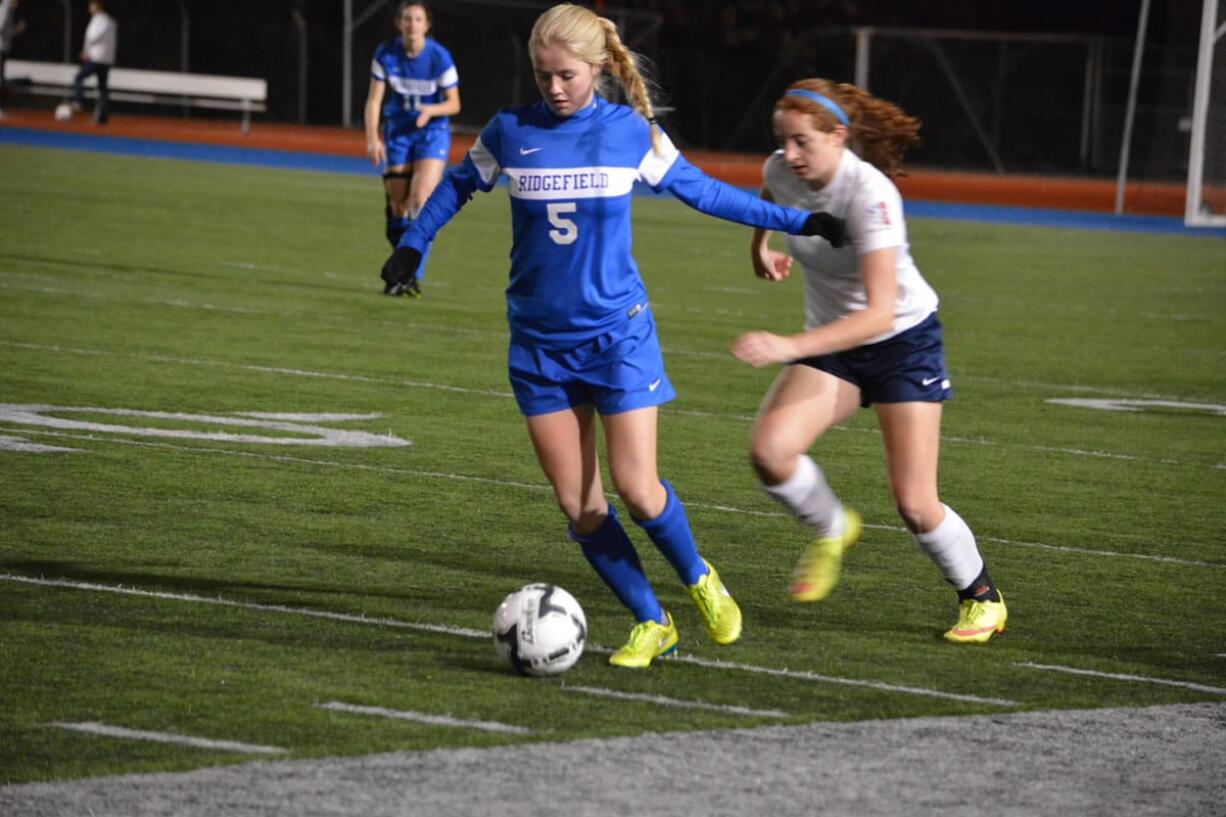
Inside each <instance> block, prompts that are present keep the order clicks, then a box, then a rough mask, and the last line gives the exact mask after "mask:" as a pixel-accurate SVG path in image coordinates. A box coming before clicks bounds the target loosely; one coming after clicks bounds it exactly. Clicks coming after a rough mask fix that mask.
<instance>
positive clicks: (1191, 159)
mask: <svg viewBox="0 0 1226 817" xmlns="http://www.w3.org/2000/svg"><path fill="white" fill-rule="evenodd" d="M1224 17H1226V5H1220V4H1219V0H1204V10H1203V13H1202V16H1201V30H1200V47H1199V49H1198V51H1197V60H1196V85H1195V91H1194V94H1193V104H1192V139H1191V143H1190V146H1189V148H1188V194H1187V204H1186V207H1185V210H1184V224H1186V225H1187V226H1189V227H1221V226H1226V36H1224V35H1226V22H1224V21H1223V18H1224Z"/></svg>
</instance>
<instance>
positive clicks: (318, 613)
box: [0, 573, 493, 643]
mask: <svg viewBox="0 0 1226 817" xmlns="http://www.w3.org/2000/svg"><path fill="white" fill-rule="evenodd" d="M0 581H9V582H20V583H22V584H34V585H39V586H42V587H63V588H67V589H69V590H89V591H93V592H98V593H117V594H119V595H123V596H140V597H141V598H148V599H163V600H166V601H185V602H188V603H191V604H211V605H214V606H216V607H234V608H237V609H241V610H258V611H260V612H263V613H286V614H289V615H294V616H308V617H310V618H322V619H328V620H330V621H345V622H348V623H351V624H375V625H378V626H380V627H399V628H401V629H405V630H418V631H420V632H423V633H439V634H442V635H455V636H460V637H462V638H491V639H492V638H493V636H491V635H490V633H489V632H487V631H485V630H470V629H468V628H465V627H449V626H447V625H444V624H422V623H419V622H415V621H401V620H399V619H393V618H370V617H369V616H362V615H355V614H352V613H334V612H331V611H328V610H311V609H310V608H306V607H285V606H283V605H280V604H260V603H258V602H251V601H232V600H230V599H223V598H221V597H220V596H219V597H217V598H209V597H208V596H194V595H191V594H188V593H166V592H163V591H160V590H142V589H140V588H138V587H124V586H123V585H121V584H120V585H109V584H94V583H92V582H74V581H69V580H67V579H37V578H34V577H33V576H18V575H16V574H14V573H0ZM491 643H492V642H491Z"/></svg>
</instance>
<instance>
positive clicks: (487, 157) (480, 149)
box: [468, 136, 502, 186]
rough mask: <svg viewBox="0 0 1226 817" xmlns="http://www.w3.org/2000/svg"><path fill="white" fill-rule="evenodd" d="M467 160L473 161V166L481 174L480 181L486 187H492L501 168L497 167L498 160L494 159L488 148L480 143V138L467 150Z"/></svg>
mask: <svg viewBox="0 0 1226 817" xmlns="http://www.w3.org/2000/svg"><path fill="white" fill-rule="evenodd" d="M468 158H470V159H472V160H473V166H474V167H476V168H477V172H478V173H480V174H481V181H482V182H483V183H485V184H486V185H487V186H493V184H494V182H495V181H496V180H497V179H498V174H499V173H500V172H501V171H502V168H501V167H499V166H498V160H497V159H496V158H494V154H492V153H490V151H489V148H487V147H486V146H485V145H484V144H482V143H481V137H480V136H478V137H477V140H476V141H475V142H473V146H472V147H471V148H469V149H468Z"/></svg>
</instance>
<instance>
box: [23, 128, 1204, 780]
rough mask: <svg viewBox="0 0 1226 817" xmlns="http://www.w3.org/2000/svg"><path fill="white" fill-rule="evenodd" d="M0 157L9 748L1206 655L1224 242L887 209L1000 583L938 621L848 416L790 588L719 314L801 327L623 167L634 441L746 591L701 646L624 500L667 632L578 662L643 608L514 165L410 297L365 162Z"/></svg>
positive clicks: (871, 422)
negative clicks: (986, 616) (532, 399)
mask: <svg viewBox="0 0 1226 817" xmlns="http://www.w3.org/2000/svg"><path fill="white" fill-rule="evenodd" d="M0 168H2V169H3V172H0V403H3V404H4V406H3V408H2V409H0V412H2V413H0V482H2V486H3V488H2V490H0V783H14V782H22V781H32V780H48V779H64V778H71V777H78V776H84V775H101V774H113V773H119V772H135V771H155V770H182V769H192V768H197V767H200V766H205V765H215V764H222V763H231V762H239V761H243V760H247V759H250V758H251V757H252V755H251V754H246V753H244V752H243V751H241V750H240V748H242V749H246V750H247V751H252V752H254V751H257V747H264V748H265V749H268V750H273V749H280V750H284V753H283V754H280V755H277V756H281V757H289V758H306V757H327V756H337V755H353V754H360V753H368V752H378V751H388V750H403V749H427V748H433V747H453V746H465V745H469V746H487V745H495V744H504V743H511V742H518V741H560V740H567V739H572V738H576V737H591V736H609V735H629V734H638V733H641V732H645V731H656V732H659V731H670V730H695V729H716V728H731V727H740V726H754V725H761V724H768V723H769V724H777V723H803V722H807V721H817V720H862V719H882V718H885V719H888V718H906V717H913V716H920V715H938V714H940V715H948V714H954V715H956V714H966V713H993V712H1005V711H1020V710H1025V709H1059V708H1070V707H1098V706H1142V705H1148V704H1155V703H1173V702H1189V701H1201V700H1221V699H1222V697H1223V695H1224V694H1226V535H1224V534H1223V529H1224V528H1226V408H1224V407H1223V406H1224V404H1226V317H1224V315H1226V242H1223V241H1221V240H1220V239H1211V238H1197V237H1185V236H1153V235H1138V234H1126V233H1106V232H1096V233H1091V232H1079V231H1074V230H1059V229H1042V228H1025V227H1006V226H998V225H990V224H972V223H958V222H950V221H926V220H915V221H912V223H911V225H910V228H911V239H912V245H913V252H914V255H915V257H916V259H917V262H918V263H919V265H920V268H921V269H922V270H923V271H924V273H925V275H926V276H927V277H928V279H929V280H930V281H931V282H932V283H933V285H934V286H935V287H936V288H937V290H938V291H939V292H940V294H941V296H942V307H941V317H942V321H943V323H944V324H945V330H946V343H947V347H948V358H949V365H950V370H951V373H952V377H953V381H954V388H955V392H956V394H957V397H956V399H955V400H954V401H953V402H952V403H950V404H949V406H948V408H947V412H946V415H945V424H944V442H943V456H942V472H941V473H942V496H943V498H944V499H945V501H946V502H948V503H949V504H950V505H952V506H953V507H955V508H957V509H958V511H959V512H960V513H961V514H962V516H963V517H964V518H966V519H967V521H968V522H969V523H970V525H971V526H972V528H973V529H974V530H975V531H976V533H977V535H978V537H979V541H980V546H981V549H982V550H983V552H984V555H985V557H986V558H987V560H988V563H989V566H990V568H991V570H992V573H993V575H994V577H995V578H996V580H997V582H998V584H999V585H1000V587H1001V588H1002V590H1003V591H1004V593H1005V596H1006V598H1007V600H1008V602H1009V609H1010V618H1009V625H1010V628H1009V630H1008V631H1007V632H1006V633H1004V634H1003V635H1000V636H998V637H996V638H995V639H993V641H992V642H991V643H990V644H989V645H987V646H986V647H983V648H957V647H953V646H950V645H947V644H945V643H944V642H943V641H942V640H941V638H940V635H941V632H942V631H943V630H944V629H945V628H947V627H948V626H949V625H950V624H952V622H953V615H954V596H953V594H952V592H951V591H950V590H949V589H948V588H947V587H945V586H943V584H942V583H941V581H940V579H939V577H938V575H937V573H936V570H935V568H934V567H933V566H932V565H931V564H930V563H929V562H928V561H927V559H926V558H925V557H923V556H922V555H921V554H920V552H919V551H918V550H917V548H916V547H915V545H914V544H913V543H912V540H911V538H910V537H909V536H908V535H906V534H905V533H904V531H903V530H902V528H901V524H900V522H899V521H898V519H897V517H896V516H895V514H894V511H893V508H892V504H891V501H890V498H889V495H888V493H887V490H886V485H885V475H884V470H883V463H882V455H881V441H880V437H879V435H878V433H877V432H876V421H875V418H874V416H873V415H872V414H871V413H869V412H861V413H860V414H859V415H858V416H857V417H855V418H854V420H853V421H852V422H850V423H849V424H848V425H847V426H846V427H844V428H842V429H840V430H838V431H836V432H832V433H831V434H830V435H828V436H827V438H826V439H824V440H822V441H821V442H820V443H819V445H818V447H817V449H816V450H815V452H814V455H815V457H816V458H817V459H818V460H819V462H821V463H822V465H823V467H824V468H825V469H826V471H827V473H828V475H829V477H830V479H831V481H832V483H833V484H834V486H835V488H836V490H837V491H839V493H840V494H841V495H842V496H843V498H844V499H845V501H847V502H848V503H849V504H851V505H853V506H855V507H857V508H858V509H860V510H861V511H862V512H863V513H864V516H865V520H866V522H867V523H868V525H869V527H868V528H867V530H866V535H865V538H864V539H863V540H862V541H861V543H860V544H859V545H857V547H856V548H855V549H854V550H853V551H852V552H851V554H849V558H848V562H847V565H846V573H845V579H844V582H843V584H842V585H841V586H840V587H839V589H838V590H837V591H836V593H835V594H834V595H833V596H832V597H831V599H830V600H829V601H828V602H826V603H824V604H822V605H816V606H798V605H794V604H792V603H791V602H790V601H789V600H788V598H787V594H786V583H787V576H788V573H789V570H790V568H791V565H792V562H793V560H794V559H795V557H796V555H797V553H798V552H799V549H800V548H801V547H802V544H803V537H802V534H801V532H800V530H799V529H798V528H797V526H796V525H795V524H794V523H793V522H792V521H791V520H790V519H789V518H787V517H785V516H783V515H782V514H780V513H779V511H778V509H777V508H776V507H775V506H774V505H773V504H772V503H771V502H770V501H769V500H768V499H767V498H765V497H764V496H763V495H762V494H761V493H760V492H759V490H758V489H757V487H756V484H755V482H754V479H753V478H752V475H751V472H750V470H749V468H748V466H747V465H746V450H745V449H746V439H747V432H748V428H749V421H750V418H751V417H752V415H753V413H754V411H755V409H756V406H757V404H758V401H759V399H760V397H761V395H762V393H763V391H764V389H765V388H766V386H767V385H768V383H769V382H770V380H771V378H772V376H773V372H771V371H756V370H752V369H749V368H747V367H745V366H744V365H742V364H740V363H738V362H736V361H735V360H734V359H732V358H731V357H730V356H729V355H728V354H727V353H726V348H727V345H728V343H729V342H730V341H731V340H732V338H733V337H735V336H736V335H737V334H738V333H740V332H742V331H745V330H748V329H752V328H771V329H776V330H780V331H788V330H793V329H795V328H797V327H798V326H799V322H800V319H801V312H802V310H801V306H802V293H801V285H800V281H799V279H796V280H793V281H790V282H788V283H786V284H783V285H779V286H774V287H772V286H768V285H766V284H763V283H760V282H758V281H756V280H755V279H754V278H753V276H752V273H751V272H750V271H749V267H748V264H747V262H746V257H747V242H748V230H746V229H744V228H740V227H737V226H734V225H729V224H725V223H721V222H717V221H715V220H712V219H709V218H706V217H703V216H700V215H698V214H696V213H694V212H692V211H690V210H688V209H687V208H685V207H684V206H683V205H681V204H679V203H677V202H674V201H671V200H655V199H641V200H638V201H637V202H636V203H635V214H636V215H635V220H636V243H635V253H636V257H637V259H638V261H639V264H640V267H641V268H642V270H643V273H644V276H645V278H646V280H647V285H648V289H649V292H650V293H651V296H652V301H653V306H654V310H655V313H656V317H657V320H658V322H659V326H660V334H661V339H662V343H663V345H664V347H665V353H666V358H667V363H668V367H669V374H670V377H671V378H672V380H673V382H674V384H675V385H676V387H677V389H678V392H679V394H680V397H679V399H677V400H676V401H675V402H673V403H671V404H670V405H669V406H668V407H667V408H666V409H665V410H664V411H663V413H662V415H661V450H660V460H661V471H662V473H663V474H664V475H665V476H666V477H667V478H668V479H669V480H670V481H671V482H672V483H673V484H674V486H675V487H676V489H677V490H678V492H679V494H680V495H681V497H682V498H683V499H684V500H685V501H686V502H687V505H688V509H689V515H690V519H691V522H692V524H693V526H694V529H695V532H696V535H697V537H698V539H699V542H700V546H701V548H702V549H703V551H704V554H705V555H706V556H708V557H709V558H710V559H711V560H712V561H713V562H714V563H715V564H716V565H718V566H719V568H720V572H721V574H722V576H723V578H724V580H725V582H726V583H727V585H728V586H729V588H730V589H731V590H732V591H733V593H734V594H735V595H736V596H737V598H738V600H739V601H740V603H741V605H742V607H743V609H744V611H745V616H746V624H745V633H744V636H743V638H742V640H741V641H740V642H738V643H737V644H735V645H733V646H731V647H725V648H720V647H716V646H714V645H713V644H711V643H709V642H708V641H707V639H706V637H705V634H704V633H703V630H702V626H701V623H700V621H699V619H698V615H697V613H696V612H695V611H694V610H693V608H692V606H691V604H690V602H689V599H688V596H687V595H686V592H685V590H684V588H682V587H681V586H680V585H679V584H677V582H676V580H675V577H674V576H673V575H672V573H671V571H670V569H669V568H668V567H667V564H666V563H665V561H664V560H663V558H662V557H660V556H659V554H658V553H656V552H655V551H654V549H652V548H651V546H650V544H649V543H648V542H647V540H646V538H645V537H644V536H643V535H642V533H641V531H639V530H637V529H635V528H632V529H631V530H630V534H631V536H632V538H634V540H635V542H636V543H637V544H638V545H639V546H640V549H641V552H642V555H643V559H644V563H645V566H646V568H647V570H648V572H649V575H651V576H652V577H653V578H654V579H655V581H656V584H657V590H658V592H659V594H660V596H661V599H662V601H663V602H664V604H665V605H666V606H667V607H669V608H670V609H672V610H673V611H674V613H675V615H676V618H677V622H678V625H679V627H680V628H681V631H682V642H681V658H680V659H679V660H672V661H664V662H660V663H659V664H657V665H656V666H654V667H652V668H651V669H650V670H649V671H647V672H633V671H626V670H615V669H613V668H611V667H609V666H607V665H606V663H605V657H606V654H605V653H604V652H602V651H601V650H602V649H607V648H608V647H612V646H616V645H618V644H620V643H621V641H623V640H624V638H625V636H626V634H627V632H628V630H629V627H630V625H631V623H632V622H631V621H630V619H629V618H628V616H627V615H626V614H625V613H624V612H623V611H622V610H621V609H620V608H619V606H618V605H617V603H616V602H615V600H614V599H613V597H612V596H611V594H609V593H608V592H607V591H606V590H605V589H604V588H603V586H602V585H601V584H600V583H599V581H598V580H597V578H596V577H595V575H594V574H593V573H592V572H591V571H590V570H589V568H588V567H587V564H586V562H585V561H584V560H583V558H582V557H581V555H580V554H579V552H578V550H577V547H576V546H575V545H573V544H571V543H570V542H568V540H567V539H566V536H565V528H564V523H563V521H562V517H561V516H560V514H559V513H558V512H557V510H556V508H555V506H554V502H553V499H552V496H551V494H550V492H549V491H548V489H547V487H546V486H545V483H544V480H543V478H542V476H541V475H540V473H539V470H538V467H537V465H536V462H535V459H534V457H533V455H532V451H531V447H530V445H529V443H528V440H527V436H526V434H525V433H524V430H523V427H522V426H523V424H522V420H521V419H520V417H519V415H518V412H517V410H516V408H515V404H514V401H513V400H512V399H511V396H510V390H509V387H508V385H507V383H506V377H505V368H504V355H505V321H504V315H503V308H504V302H503V296H502V288H503V286H504V284H505V278H506V266H507V260H506V257H507V251H508V248H509V241H510V228H509V223H508V222H509V216H508V208H507V205H506V202H505V194H504V193H502V192H501V191H499V192H496V193H494V194H492V195H488V196H478V198H477V199H475V200H474V201H473V202H472V203H471V204H470V205H469V206H468V207H467V208H466V209H465V211H464V212H463V213H462V214H461V215H460V216H459V217H458V218H457V220H456V221H454V222H453V224H452V226H451V227H450V228H449V229H448V230H447V231H445V232H444V233H443V234H442V236H441V238H440V240H439V242H438V244H437V246H436V248H435V250H434V253H433V255H432V258H431V261H430V267H429V271H428V274H427V278H426V280H425V282H424V289H425V298H424V299H423V300H421V301H408V300H403V299H390V298H384V297H383V296H381V295H380V294H379V290H380V282H379V281H378V278H377V271H378V268H379V266H380V265H381V263H382V261H383V259H384V257H385V256H386V243H385V242H384V240H383V238H382V223H381V221H382V209H383V202H382V195H381V193H380V191H379V188H378V182H377V180H376V179H375V178H374V177H371V178H357V177H351V176H342V175H329V174H320V173H308V172H291V171H275V170H264V169H255V168H247V167H230V166H221V165H208V164H193V163H186V162H176V161H167V160H155V159H138V158H127V157H117V156H101V155H94V154H87V153H78V152H71V153H70V152H61V151H54V150H42V149H27V148H14V147H9V146H5V147H0ZM1053 399H1062V400H1065V399H1080V400H1097V401H1106V400H1123V401H1153V402H1150V403H1146V404H1141V405H1132V406H1131V407H1132V408H1138V409H1140V410H1137V411H1105V410H1101V409H1094V408H1086V407H1082V406H1074V405H1067V404H1058V403H1052V402H1050V401H1051V400H1053ZM1185 403H1186V404H1208V405H1201V407H1199V408H1198V407H1196V406H1186V405H1176V404H1185ZM16 406H26V407H29V406H42V407H47V406H52V407H56V408H54V409H51V408H26V409H24V410H20V409H18V408H15V407H16ZM253 413H260V414H262V415H348V416H340V417H337V416H333V417H327V418H321V419H304V418H302V417H301V416H300V417H298V418H297V419H296V420H295V419H293V418H285V417H282V418H281V419H279V420H277V419H272V418H269V417H268V416H262V417H253V416H252V414H253ZM240 420H242V421H245V422H246V423H247V424H246V425H236V424H235V423H236V421H240ZM302 425H307V426H312V427H314V430H313V431H302V430H301V429H300V426H302ZM340 431H348V432H352V433H351V434H349V435H347V436H346V435H341V434H340V433H339V432H340ZM405 442H411V445H406V444H404V443H405ZM307 443H311V444H307ZM606 484H608V482H607V480H606ZM530 581H548V582H553V583H557V584H560V585H562V586H564V587H566V588H567V589H568V590H570V591H571V592H572V593H573V594H574V595H575V596H576V597H577V598H578V599H579V600H580V602H581V603H582V604H583V605H584V608H585V610H586V612H587V617H588V622H589V627H590V642H589V652H588V654H587V655H585V656H584V658H583V659H582V660H581V661H580V663H579V664H578V666H577V667H576V668H575V669H574V670H572V671H571V672H569V673H568V674H566V675H565V676H564V677H563V678H561V679H552V680H534V679H525V678H521V677H517V676H514V675H512V674H510V673H509V672H508V671H506V670H505V669H504V668H503V667H502V666H500V665H499V663H498V662H497V660H496V657H495V654H494V650H493V646H492V643H491V640H490V639H489V638H488V637H487V636H486V632H487V630H488V627H489V624H490V621H491V617H492V614H493V611H494V608H495V607H496V606H497V604H498V602H499V601H500V600H501V599H502V597H503V596H504V595H505V594H506V593H508V592H510V591H511V590H513V589H515V588H516V587H518V586H519V585H521V584H524V583H527V582H530ZM1082 671H1086V672H1088V673H1089V674H1086V673H1085V672H1082ZM597 693H599V694H597ZM610 693H619V694H620V693H631V694H637V695H641V696H646V697H644V698H639V699H616V698H610V697H608V695H609V694H610ZM665 699H667V700H665ZM678 702H683V703H687V704H692V703H700V704H706V705H710V706H708V707H706V708H697V707H688V706H687V707H683V706H679V705H676V704H677V703H678ZM670 704H672V705H670ZM344 707H378V708H381V709H383V710H394V711H396V712H399V713H416V715H414V716H413V717H418V718H419V719H418V720H406V719H403V718H392V717H383V716H379V715H377V714H366V713H364V712H360V711H354V710H353V709H345V708H344ZM442 716H446V717H449V718H451V719H452V720H451V721H440V720H437V719H438V718H441V717H442ZM421 718H435V719H436V720H434V721H433V722H428V721H427V720H422V719H421ZM472 722H480V723H479V724H478V723H472ZM64 724H69V725H73V724H75V725H80V724H104V725H107V726H109V727H122V728H126V729H131V730H143V731H147V732H155V733H165V734H172V735H178V736H190V737H193V738H196V739H199V740H201V741H204V740H211V741H231V742H235V743H237V744H242V745H243V746H242V747H232V746H231V747H227V746H211V745H209V744H201V745H186V744H182V743H161V742H153V741H146V740H131V739H126V738H120V737H113V736H105V735H97V734H90V733H85V732H81V731H78V730H77V729H69V728H65V727H64V726H63V725H64ZM500 725H501V726H500ZM503 727H518V728H519V729H520V731H512V730H507V729H504V728H503Z"/></svg>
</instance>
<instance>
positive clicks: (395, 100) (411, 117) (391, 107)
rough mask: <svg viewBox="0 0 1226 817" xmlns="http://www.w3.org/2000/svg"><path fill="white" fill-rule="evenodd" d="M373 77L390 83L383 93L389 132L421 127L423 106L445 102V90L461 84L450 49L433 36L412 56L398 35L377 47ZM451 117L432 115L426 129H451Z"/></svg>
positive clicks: (372, 66)
mask: <svg viewBox="0 0 1226 817" xmlns="http://www.w3.org/2000/svg"><path fill="white" fill-rule="evenodd" d="M370 75H371V77H372V78H374V79H377V80H379V81H380V82H384V83H386V84H387V91H386V93H384V95H383V118H384V119H385V120H386V121H387V128H388V131H389V132H396V133H404V132H406V131H411V130H415V129H416V128H417V115H418V113H419V112H420V111H421V106H422V105H434V104H437V103H439V102H442V101H443V91H444V90H446V89H447V88H453V87H455V86H456V85H459V84H460V75H459V73H457V72H456V67H455V62H454V61H453V60H452V59H451V54H450V52H448V51H447V49H446V48H444V47H443V46H441V45H439V44H438V43H437V42H435V41H434V40H432V39H430V38H429V37H427V38H426V45H425V47H424V48H422V50H421V53H420V54H418V55H417V56H415V57H410V56H409V55H408V53H407V52H406V51H405V50H404V42H403V41H402V40H401V39H400V38H399V37H396V38H394V39H392V40H389V41H388V42H386V43H384V44H383V45H381V46H379V47H378V48H377V49H375V57H374V60H372V61H371V64H370ZM448 121H449V118H448V117H446V116H438V117H434V118H432V119H431V120H430V121H429V122H428V123H427V124H426V128H427V129H430V128H442V129H446V128H447V123H448Z"/></svg>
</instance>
